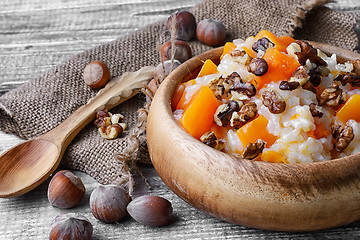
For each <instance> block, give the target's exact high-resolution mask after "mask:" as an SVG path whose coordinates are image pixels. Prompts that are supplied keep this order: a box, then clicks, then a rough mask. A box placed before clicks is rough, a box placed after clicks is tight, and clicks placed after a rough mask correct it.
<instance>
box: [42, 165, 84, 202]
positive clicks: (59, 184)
mask: <svg viewBox="0 0 360 240" xmlns="http://www.w3.org/2000/svg"><path fill="white" fill-rule="evenodd" d="M84 194H85V186H84V184H83V183H82V181H81V179H80V178H79V177H77V176H75V175H74V174H73V173H72V172H71V171H69V170H61V171H59V172H57V173H56V174H55V175H54V176H53V178H52V179H51V181H50V184H49V187H48V192H47V195H48V199H49V202H50V203H51V205H53V206H55V207H59V208H72V207H75V206H76V205H78V204H79V203H80V201H81V200H82V199H83V197H84Z"/></svg>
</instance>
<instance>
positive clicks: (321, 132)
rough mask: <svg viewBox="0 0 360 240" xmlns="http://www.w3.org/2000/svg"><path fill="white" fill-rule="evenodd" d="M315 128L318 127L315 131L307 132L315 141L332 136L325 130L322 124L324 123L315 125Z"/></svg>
mask: <svg viewBox="0 0 360 240" xmlns="http://www.w3.org/2000/svg"><path fill="white" fill-rule="evenodd" d="M315 126H316V128H315V130H310V131H309V132H307V135H308V136H309V137H312V138H315V139H320V138H325V137H327V136H329V135H330V133H331V132H330V131H329V130H328V129H326V128H325V126H324V124H322V123H319V124H316V123H315Z"/></svg>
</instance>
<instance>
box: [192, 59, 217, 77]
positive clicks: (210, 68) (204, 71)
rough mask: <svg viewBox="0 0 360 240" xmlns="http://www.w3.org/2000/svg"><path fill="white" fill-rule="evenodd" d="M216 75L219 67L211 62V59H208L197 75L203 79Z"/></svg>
mask: <svg viewBox="0 0 360 240" xmlns="http://www.w3.org/2000/svg"><path fill="white" fill-rule="evenodd" d="M214 73H218V70H217V66H216V64H215V63H214V62H213V61H211V60H210V59H207V60H206V61H205V62H204V65H203V66H202V67H201V70H200V72H199V74H198V75H197V77H203V76H206V75H210V74H214Z"/></svg>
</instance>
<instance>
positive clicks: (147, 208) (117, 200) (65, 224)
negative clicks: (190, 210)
mask: <svg viewBox="0 0 360 240" xmlns="http://www.w3.org/2000/svg"><path fill="white" fill-rule="evenodd" d="M85 191H86V190H85V186H84V184H83V182H82V181H81V179H80V178H79V177H78V176H76V175H75V174H73V173H72V172H71V171H69V170H61V171H59V172H57V173H56V174H55V175H54V176H53V178H52V179H51V181H50V183H49V187H48V192H47V195H48V199H49V202H50V203H51V204H52V205H53V206H55V207H59V208H65V209H67V208H72V207H75V206H77V205H78V204H79V203H80V202H81V201H82V199H83V197H84V195H85ZM89 205H90V210H91V213H92V215H93V216H94V217H95V218H96V219H98V220H100V221H101V222H104V223H114V222H119V221H121V220H122V219H124V218H125V217H126V216H127V215H128V214H129V215H130V216H131V217H132V218H133V219H134V220H135V221H137V222H139V223H140V224H143V225H147V226H152V227H158V226H163V225H167V224H169V223H170V222H171V219H172V210H173V209H172V205H171V203H170V202H169V201H168V200H166V199H165V198H162V197H159V196H154V195H143V196H140V197H137V198H134V199H132V198H131V197H130V196H129V194H128V192H127V191H126V190H125V189H124V188H123V187H122V186H120V185H115V184H109V185H99V186H98V187H97V188H95V189H94V191H93V192H92V193H91V195H90V200H89ZM92 233H93V226H92V224H91V222H90V221H89V220H88V219H87V218H86V217H85V216H84V215H82V214H80V213H63V214H60V215H58V216H57V217H56V218H55V219H54V221H53V223H52V225H51V230H50V236H49V239H50V240H55V239H62V240H67V239H69V240H71V239H83V240H87V239H91V237H92Z"/></svg>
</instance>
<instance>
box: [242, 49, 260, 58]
mask: <svg viewBox="0 0 360 240" xmlns="http://www.w3.org/2000/svg"><path fill="white" fill-rule="evenodd" d="M242 49H243V50H244V51H245V52H246V53H247V55H249V56H250V57H252V58H256V56H257V53H256V52H255V51H254V50H252V49H249V48H247V47H242Z"/></svg>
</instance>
